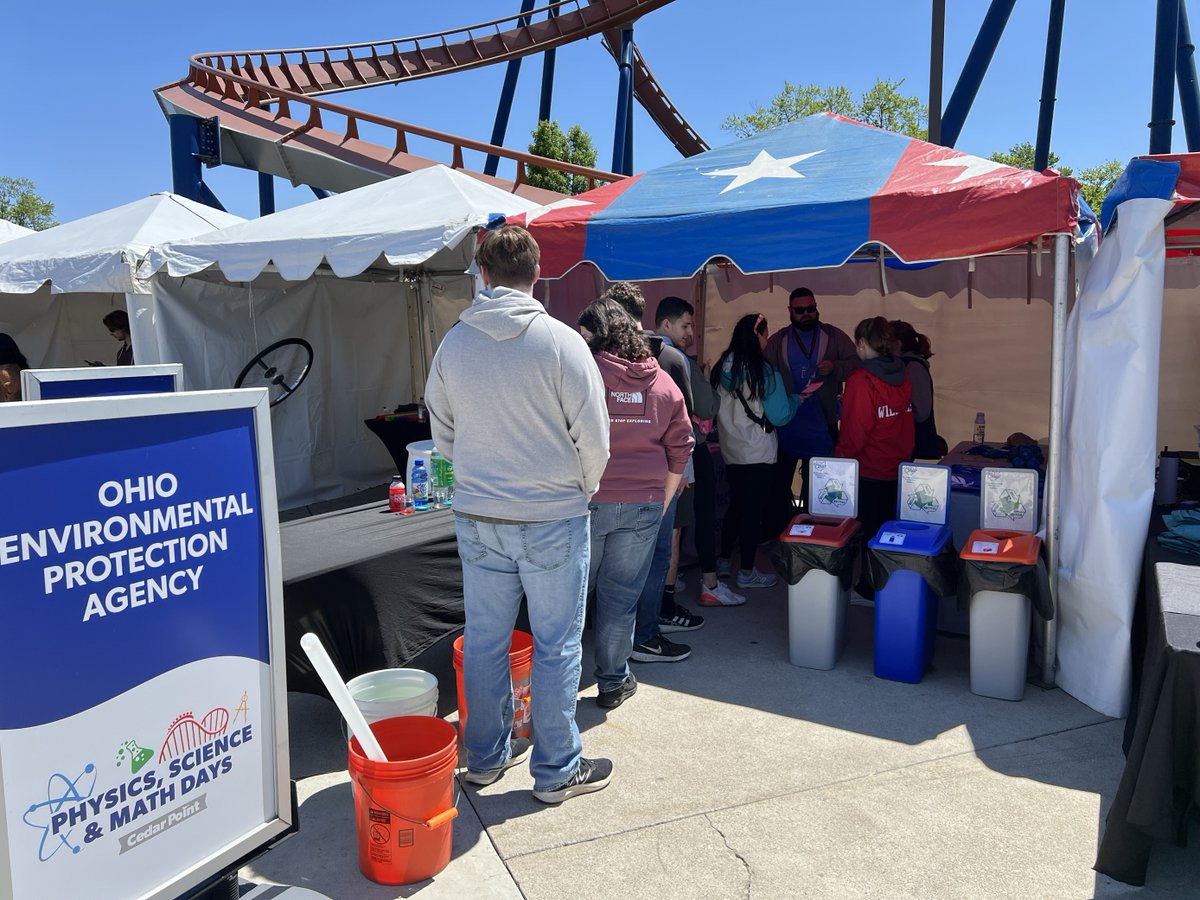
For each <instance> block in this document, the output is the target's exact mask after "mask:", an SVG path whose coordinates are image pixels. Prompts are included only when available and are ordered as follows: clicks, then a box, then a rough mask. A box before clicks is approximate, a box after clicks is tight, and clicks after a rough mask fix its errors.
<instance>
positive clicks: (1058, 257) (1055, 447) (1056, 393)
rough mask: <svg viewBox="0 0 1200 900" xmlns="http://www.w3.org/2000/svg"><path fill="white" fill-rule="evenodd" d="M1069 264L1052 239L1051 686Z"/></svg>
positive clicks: (1066, 248) (1065, 242)
mask: <svg viewBox="0 0 1200 900" xmlns="http://www.w3.org/2000/svg"><path fill="white" fill-rule="evenodd" d="M1069 263H1070V236H1069V235H1065V234H1059V235H1056V236H1055V238H1054V303H1053V309H1054V324H1053V327H1052V328H1051V331H1050V333H1051V335H1052V338H1051V342H1052V343H1051V348H1050V459H1049V461H1048V463H1047V465H1046V491H1047V493H1048V494H1049V498H1048V499H1047V501H1046V554H1047V556H1048V557H1049V559H1048V564H1049V567H1050V596H1051V598H1053V603H1054V615H1055V618H1053V619H1049V620H1048V621H1046V622H1044V623H1043V625H1042V629H1043V630H1042V684H1043V686H1044V687H1052V686H1053V685H1054V678H1055V671H1054V670H1055V658H1056V655H1057V654H1056V651H1057V644H1058V618H1057V617H1058V615H1059V606H1058V552H1059V551H1058V529H1059V501H1060V497H1059V495H1058V485H1059V479H1060V478H1061V473H1062V459H1063V451H1064V450H1065V448H1064V447H1063V441H1064V434H1063V388H1064V382H1065V371H1064V370H1065V367H1066V341H1067V275H1068V272H1069V266H1068V264H1069Z"/></svg>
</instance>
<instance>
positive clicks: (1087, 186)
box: [1076, 159, 1125, 215]
mask: <svg viewBox="0 0 1200 900" xmlns="http://www.w3.org/2000/svg"><path fill="white" fill-rule="evenodd" d="M1124 171H1125V167H1124V166H1123V165H1121V164H1120V163H1119V162H1118V161H1117V160H1115V159H1110V160H1109V161H1108V162H1106V163H1101V164H1100V165H1098V166H1092V167H1091V168H1088V169H1084V170H1083V171H1082V172H1080V173H1079V177H1078V178H1077V179H1076V180H1077V181H1078V182H1079V193H1080V194H1081V195H1083V199H1084V200H1086V201H1087V204H1088V206H1090V207H1091V208H1092V210H1093V211H1094V212H1095V213H1096V215H1100V207H1102V206H1103V205H1104V198H1105V197H1107V196H1108V192H1109V191H1111V190H1112V189H1113V185H1114V184H1116V183H1117V179H1118V178H1120V177H1121V173H1122V172H1124Z"/></svg>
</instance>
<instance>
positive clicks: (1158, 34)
mask: <svg viewBox="0 0 1200 900" xmlns="http://www.w3.org/2000/svg"><path fill="white" fill-rule="evenodd" d="M1181 6H1183V4H1182V3H1181V2H1180V0H1158V19H1157V21H1156V22H1155V25H1154V78H1153V90H1152V92H1151V94H1150V152H1151V153H1170V152H1171V129H1172V128H1173V127H1174V125H1175V119H1174V112H1175V77H1174V76H1175V57H1176V54H1177V53H1178V52H1179V40H1178V38H1179V8H1180V7H1181Z"/></svg>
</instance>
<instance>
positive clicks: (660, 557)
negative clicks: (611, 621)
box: [633, 494, 679, 644]
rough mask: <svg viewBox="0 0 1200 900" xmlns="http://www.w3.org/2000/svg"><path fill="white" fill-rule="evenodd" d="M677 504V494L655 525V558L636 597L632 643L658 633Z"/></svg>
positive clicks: (650, 638)
mask: <svg viewBox="0 0 1200 900" xmlns="http://www.w3.org/2000/svg"><path fill="white" fill-rule="evenodd" d="M678 504H679V495H678V494H676V495H675V496H673V497H672V498H671V502H670V503H669V504H668V505H667V514H666V515H665V516H663V517H662V522H660V523H659V526H658V539H657V540H656V541H655V542H654V555H653V557H652V558H651V560H650V569H649V571H648V572H647V573H646V582H645V584H644V585H643V586H642V594H641V596H640V597H638V605H637V628H635V629H634V632H633V642H634V643H635V644H644V643H646V641H649V640H653V639H654V638H656V637H658V635H659V634H660V632H659V630H658V617H659V615H660V614H661V613H662V595H663V588H664V587H665V586H666V583H667V570H668V569H669V568H671V537H672V534H673V533H674V531H675V507H676V506H677V505H678Z"/></svg>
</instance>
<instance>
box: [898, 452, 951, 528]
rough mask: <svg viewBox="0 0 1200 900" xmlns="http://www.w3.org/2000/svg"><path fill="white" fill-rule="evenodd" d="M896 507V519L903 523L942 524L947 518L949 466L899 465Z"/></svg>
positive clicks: (948, 507) (948, 511) (948, 508)
mask: <svg viewBox="0 0 1200 900" xmlns="http://www.w3.org/2000/svg"><path fill="white" fill-rule="evenodd" d="M897 507H898V508H897V510H896V512H897V516H896V518H898V519H900V520H902V521H904V522H926V523H928V524H930V525H945V524H946V522H947V521H949V517H950V467H949V466H931V465H925V464H922V463H904V464H903V465H901V466H900V497H899V501H898V503H897Z"/></svg>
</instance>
